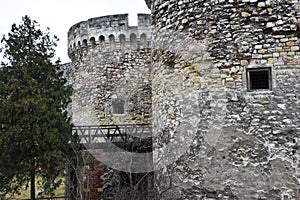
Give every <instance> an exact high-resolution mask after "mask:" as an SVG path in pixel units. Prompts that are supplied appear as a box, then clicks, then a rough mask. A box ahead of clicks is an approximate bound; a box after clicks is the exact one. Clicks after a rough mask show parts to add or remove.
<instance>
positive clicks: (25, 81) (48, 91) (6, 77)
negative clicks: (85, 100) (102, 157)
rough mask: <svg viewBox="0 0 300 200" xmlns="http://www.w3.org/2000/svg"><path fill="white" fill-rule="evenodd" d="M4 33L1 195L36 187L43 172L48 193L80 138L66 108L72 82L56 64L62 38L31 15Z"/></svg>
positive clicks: (0, 74)
mask: <svg viewBox="0 0 300 200" xmlns="http://www.w3.org/2000/svg"><path fill="white" fill-rule="evenodd" d="M22 19H23V20H22V23H21V24H20V25H18V26H17V25H16V24H13V25H12V29H11V32H10V33H8V37H5V36H3V38H2V40H1V43H2V44H3V48H2V50H4V58H5V59H6V60H7V63H4V62H2V63H1V68H0V81H1V83H0V147H1V150H0V195H1V196H2V199H5V198H7V195H8V194H15V193H17V192H18V191H19V190H20V188H21V186H24V185H27V186H29V183H30V188H31V193H30V194H31V199H35V177H37V176H38V177H41V179H42V184H43V186H44V189H45V191H46V192H49V193H51V192H52V191H53V189H54V188H55V187H57V186H58V185H59V184H60V181H59V180H58V179H57V177H59V176H60V175H62V173H63V172H64V168H65V165H66V163H67V161H68V160H70V159H71V158H73V157H74V156H75V151H72V148H71V146H72V145H75V143H76V141H77V140H76V138H75V136H73V135H72V124H71V123H70V118H69V117H68V115H67V111H66V108H67V106H68V104H69V103H70V101H71V98H70V96H71V93H72V88H71V86H68V85H66V79H65V78H63V72H62V71H60V67H59V61H57V62H56V63H55V64H53V62H52V60H53V59H54V53H55V51H54V48H53V47H55V46H56V42H57V41H58V39H57V37H55V36H54V37H50V36H49V29H47V30H46V31H41V30H40V29H39V25H38V23H37V22H36V21H34V20H31V19H30V18H29V17H28V16H25V17H23V18H22Z"/></svg>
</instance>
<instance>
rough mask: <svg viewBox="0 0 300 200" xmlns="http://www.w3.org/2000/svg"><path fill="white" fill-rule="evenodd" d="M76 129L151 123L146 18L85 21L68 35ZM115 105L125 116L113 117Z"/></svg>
mask: <svg viewBox="0 0 300 200" xmlns="http://www.w3.org/2000/svg"><path fill="white" fill-rule="evenodd" d="M68 36H69V56H70V58H71V59H72V63H73V67H74V71H73V78H74V83H73V89H74V93H73V101H72V103H73V121H74V123H75V125H96V124H121V123H149V120H150V113H151V77H150V63H151V59H150V53H151V51H150V42H151V41H150V40H151V30H150V16H149V15H146V14H139V15H138V26H137V27H131V26H128V15H127V14H124V15H112V16H104V17H98V18H93V19H89V20H88V21H84V22H80V23H78V24H75V25H74V26H72V27H71V28H70V30H69V34H68ZM114 100H121V101H123V103H124V112H121V113H115V114H114V113H113V105H112V104H113V102H114Z"/></svg>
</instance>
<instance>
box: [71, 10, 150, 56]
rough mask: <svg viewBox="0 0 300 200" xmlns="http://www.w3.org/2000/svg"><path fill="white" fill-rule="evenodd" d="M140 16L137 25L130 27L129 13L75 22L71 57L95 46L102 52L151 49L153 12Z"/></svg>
mask: <svg viewBox="0 0 300 200" xmlns="http://www.w3.org/2000/svg"><path fill="white" fill-rule="evenodd" d="M137 17H138V25H137V26H129V23H128V14H119V15H108V16H102V17H96V18H91V19H88V20H87V21H82V22H79V23H77V24H75V25H73V26H72V27H71V28H70V29H69V32H68V55H69V57H70V58H71V59H73V58H74V55H76V53H77V52H82V51H85V50H89V49H94V48H98V49H99V50H100V51H103V52H109V51H115V50H127V49H128V50H133V51H135V50H140V49H146V48H150V43H151V22H150V15H149V14H138V16H137Z"/></svg>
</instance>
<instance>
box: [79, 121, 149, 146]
mask: <svg viewBox="0 0 300 200" xmlns="http://www.w3.org/2000/svg"><path fill="white" fill-rule="evenodd" d="M73 134H77V135H78V137H79V139H80V143H81V144H84V145H86V146H92V145H94V144H99V143H107V142H130V141H132V140H133V139H134V138H148V137H151V136H152V127H151V125H150V124H118V125H95V126H75V127H73Z"/></svg>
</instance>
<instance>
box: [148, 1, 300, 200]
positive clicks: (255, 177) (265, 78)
mask: <svg viewBox="0 0 300 200" xmlns="http://www.w3.org/2000/svg"><path fill="white" fill-rule="evenodd" d="M146 3H147V5H148V7H149V8H150V9H151V12H152V25H153V41H152V42H153V69H152V74H153V80H152V93H153V97H152V103H153V106H152V109H153V127H154V133H155V137H154V140H153V141H154V149H155V152H156V153H155V154H154V163H156V169H157V171H156V172H155V178H156V179H155V185H156V187H157V190H158V194H159V197H160V199H172V200H174V199H245V200H250V199H266V200H267V199H299V189H300V188H299V185H300V170H299V169H300V168H299V165H300V150H299V142H300V127H299V124H300V118H299V115H300V95H299V94H300V80H299V78H300V50H299V44H300V36H299V33H300V29H299V22H300V12H299V7H298V2H297V1H296V0H280V1H279V0H226V1H225V0H180V1H177V0H166V1H161V0H146Z"/></svg>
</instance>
